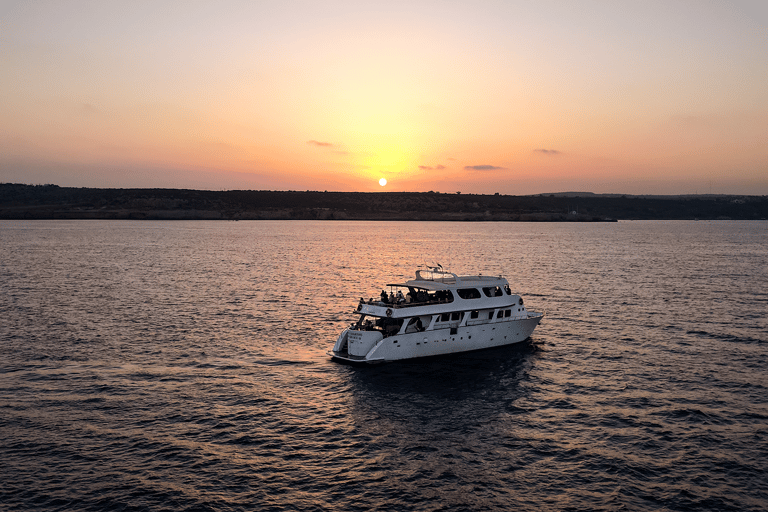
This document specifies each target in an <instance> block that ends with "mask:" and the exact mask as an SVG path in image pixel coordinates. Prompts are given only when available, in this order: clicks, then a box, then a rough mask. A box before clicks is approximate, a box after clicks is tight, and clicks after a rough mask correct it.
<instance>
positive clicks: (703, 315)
mask: <svg viewBox="0 0 768 512" xmlns="http://www.w3.org/2000/svg"><path fill="white" fill-rule="evenodd" d="M766 261H768V223H766V222H730V221H721V222H620V223H618V224H582V225H579V224H526V223H491V224H484V223H476V224H475V223H469V224H465V223H375V222H370V223H368V222H353V223H344V222H298V221H297V222H200V221H198V222H150V221H142V222H130V221H125V222H107V221H36V222H21V221H11V222H9V221H2V222H0V509H2V510H131V511H132V510H174V511H175V510H217V511H218V510H281V511H282V510H371V509H374V510H718V511H719V510H766V509H768V476H766V475H768V462H767V461H768V322H766V311H768V270H767V269H768V265H766ZM425 262H426V263H434V262H440V263H442V264H443V266H446V267H449V268H450V269H451V270H453V271H455V272H458V273H477V272H479V271H482V272H484V273H487V274H499V273H503V274H504V275H505V276H506V277H507V278H508V279H509V280H510V283H511V284H512V288H513V290H514V291H515V292H518V293H520V294H522V295H523V297H524V298H525V299H526V305H527V306H529V308H532V309H537V310H543V311H545V312H546V314H547V316H546V317H545V319H544V321H543V322H542V324H541V325H540V326H539V327H538V328H537V329H536V331H535V333H534V335H533V336H532V338H531V339H530V341H529V342H527V343H524V344H522V345H520V346H516V347H508V348H503V349H495V350H491V351H483V352H476V353H472V354H465V355H460V356H451V357H447V358H442V359H432V360H426V361H413V362H405V363H396V364H394V363H393V364H388V365H382V366H376V367H370V368H356V367H350V366H344V365H339V364H336V363H333V362H331V361H330V360H329V358H328V356H327V355H326V351H328V350H330V348H331V347H332V344H333V342H334V341H335V339H336V336H337V335H338V332H339V331H340V330H341V329H342V328H343V327H344V326H345V325H346V324H348V323H349V322H350V321H351V319H352V315H351V311H352V308H353V307H354V305H355V304H356V303H357V300H358V299H359V297H360V296H365V297H369V296H375V295H377V294H378V293H379V292H380V290H381V287H382V285H384V284H385V283H387V282H393V281H399V280H401V279H404V278H409V277H411V276H412V275H413V272H414V270H415V267H416V266H417V265H419V264H422V263H425Z"/></svg>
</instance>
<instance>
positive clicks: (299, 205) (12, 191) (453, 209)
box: [0, 183, 768, 222]
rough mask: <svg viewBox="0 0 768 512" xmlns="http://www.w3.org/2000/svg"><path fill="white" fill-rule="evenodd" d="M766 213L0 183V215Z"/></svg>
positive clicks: (715, 204)
mask: <svg viewBox="0 0 768 512" xmlns="http://www.w3.org/2000/svg"><path fill="white" fill-rule="evenodd" d="M766 218H768V196H737V195H712V194H708V195H684V196H634V195H620V194H593V193H589V192H562V193H557V194H537V195H530V196H510V195H500V194H493V195H484V194H462V193H452V194H451V193H440V192H319V191H306V192H300V191H270V190H229V191H213V190H188V189H157V188H155V189H111V188H74V187H60V186H58V185H24V184H14V183H0V219H136V220H142V219H146V220H393V221H403V220H415V221H502V222H503V221H506V222H513V221H522V222H615V221H617V220H619V219H621V220H730V219H733V220H764V219H766Z"/></svg>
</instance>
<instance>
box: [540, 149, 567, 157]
mask: <svg viewBox="0 0 768 512" xmlns="http://www.w3.org/2000/svg"><path fill="white" fill-rule="evenodd" d="M533 152H534V153H541V154H542V155H553V156H554V155H562V153H561V152H560V151H558V150H556V149H534V150H533Z"/></svg>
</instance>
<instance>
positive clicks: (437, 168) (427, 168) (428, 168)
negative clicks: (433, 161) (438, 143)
mask: <svg viewBox="0 0 768 512" xmlns="http://www.w3.org/2000/svg"><path fill="white" fill-rule="evenodd" d="M445 168H446V167H445V166H444V165H435V166H431V165H420V166H419V169H421V170H422V171H442V170H443V169H445Z"/></svg>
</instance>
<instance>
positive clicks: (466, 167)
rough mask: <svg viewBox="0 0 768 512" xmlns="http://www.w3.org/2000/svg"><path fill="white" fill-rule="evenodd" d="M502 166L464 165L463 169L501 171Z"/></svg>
mask: <svg viewBox="0 0 768 512" xmlns="http://www.w3.org/2000/svg"><path fill="white" fill-rule="evenodd" d="M504 169H505V168H504V167H496V166H495V165H466V166H464V170H465V171H501V170H504Z"/></svg>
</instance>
